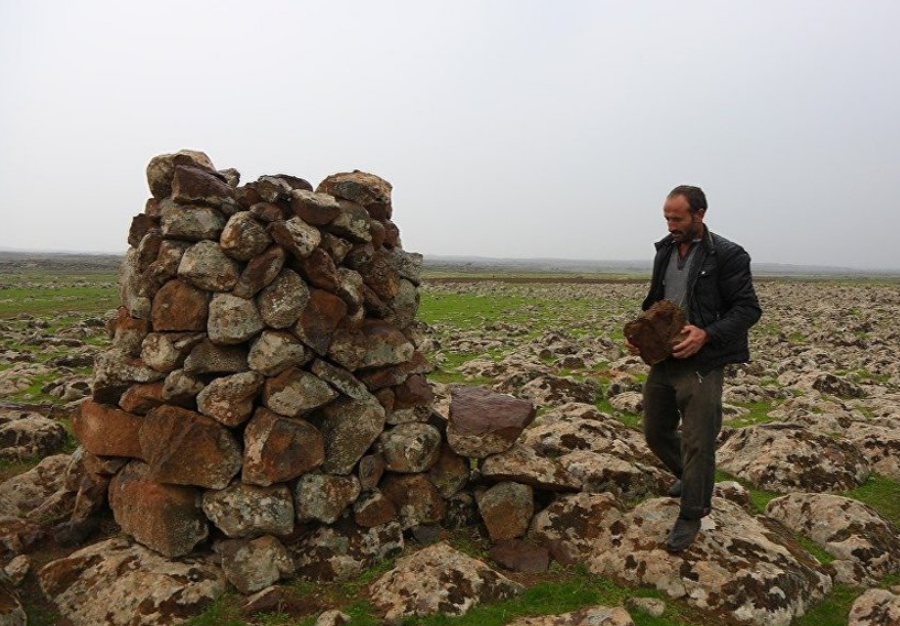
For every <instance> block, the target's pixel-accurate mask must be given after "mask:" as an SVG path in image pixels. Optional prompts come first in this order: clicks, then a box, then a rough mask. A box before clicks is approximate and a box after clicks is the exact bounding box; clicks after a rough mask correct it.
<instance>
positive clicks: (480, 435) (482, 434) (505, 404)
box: [447, 385, 535, 459]
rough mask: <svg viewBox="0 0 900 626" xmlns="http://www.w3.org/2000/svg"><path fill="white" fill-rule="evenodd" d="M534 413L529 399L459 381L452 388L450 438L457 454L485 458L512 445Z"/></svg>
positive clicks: (448, 426)
mask: <svg viewBox="0 0 900 626" xmlns="http://www.w3.org/2000/svg"><path fill="white" fill-rule="evenodd" d="M534 416H535V408H534V405H533V404H532V403H531V402H529V401H528V400H520V399H519V398H514V397H512V396H508V395H504V394H500V393H496V392H494V391H491V390H490V389H486V388H483V387H465V386H462V385H455V386H453V387H451V388H450V419H449V422H448V424H447V440H448V442H449V443H450V447H451V448H453V451H454V452H456V453H457V454H459V455H461V456H467V457H472V458H479V459H483V458H484V457H486V456H488V455H491V454H496V453H498V452H504V451H506V450H508V449H509V448H510V447H512V445H513V443H515V441H516V439H518V438H519V435H520V434H522V431H523V430H524V429H525V427H526V426H528V424H530V423H531V421H532V420H533V419H534Z"/></svg>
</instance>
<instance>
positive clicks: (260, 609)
mask: <svg viewBox="0 0 900 626" xmlns="http://www.w3.org/2000/svg"><path fill="white" fill-rule="evenodd" d="M307 611H309V603H308V602H307V599H306V598H302V597H300V596H298V595H297V593H296V592H295V591H294V590H293V589H291V588H289V587H285V586H282V585H272V586H271V587H266V588H265V589H263V590H262V591H259V592H257V593H254V594H253V595H250V596H248V597H247V598H245V599H244V602H243V604H241V614H242V615H243V616H244V617H246V618H247V619H251V618H253V617H255V616H256V615H258V614H260V613H281V614H288V615H300V614H303V613H306V612H307Z"/></svg>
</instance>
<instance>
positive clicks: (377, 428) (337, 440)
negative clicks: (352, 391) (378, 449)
mask: <svg viewBox="0 0 900 626" xmlns="http://www.w3.org/2000/svg"><path fill="white" fill-rule="evenodd" d="M322 414H323V416H324V419H323V421H322V434H323V436H324V437H325V463H324V464H323V465H322V470H323V471H325V472H328V473H329V474H349V473H350V472H351V471H353V466H354V465H356V462H357V461H358V460H359V459H360V458H361V457H362V455H363V454H365V453H366V450H368V449H369V446H371V445H372V443H373V442H374V441H375V439H376V438H377V437H378V435H379V434H381V431H382V429H383V428H384V409H383V408H382V407H381V405H380V404H378V403H373V402H359V401H358V400H353V399H351V398H340V399H339V400H336V401H334V402H332V403H331V404H329V405H328V406H326V407H325V408H324V409H323V410H322Z"/></svg>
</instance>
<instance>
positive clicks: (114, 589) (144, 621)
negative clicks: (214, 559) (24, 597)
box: [39, 539, 225, 626]
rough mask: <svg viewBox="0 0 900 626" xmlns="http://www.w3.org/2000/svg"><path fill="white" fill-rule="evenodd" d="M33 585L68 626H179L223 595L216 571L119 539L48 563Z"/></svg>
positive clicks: (199, 562)
mask: <svg viewBox="0 0 900 626" xmlns="http://www.w3.org/2000/svg"><path fill="white" fill-rule="evenodd" d="M39 580H40V584H41V589H42V590H43V592H44V593H45V594H46V595H47V597H48V598H50V599H51V600H52V601H53V603H54V604H56V607H57V610H58V611H59V612H60V614H61V615H62V616H63V618H64V619H65V620H67V623H71V624H73V625H74V626H95V625H96V624H110V625H112V626H157V625H162V624H181V623H183V622H184V621H186V620H187V619H188V618H189V617H190V616H192V615H195V614H196V613H199V612H200V611H202V610H203V608H204V607H205V606H207V605H208V604H210V603H211V602H213V601H214V600H215V599H216V598H218V597H219V596H220V595H222V593H224V591H225V577H224V576H223V575H222V570H220V569H219V568H218V567H215V566H213V565H210V564H209V563H207V562H205V561H203V560H200V559H180V560H178V561H173V560H171V559H167V558H163V557H161V556H159V555H158V554H156V553H154V552H152V551H150V550H147V549H146V548H144V547H142V546H139V545H134V544H132V543H131V542H129V541H127V540H125V539H107V540H106V541H103V542H100V543H97V544H94V545H91V546H88V547H86V548H84V549H82V550H79V551H78V552H75V553H73V554H71V555H69V556H68V557H65V558H63V559H59V560H57V561H52V562H51V563H48V564H47V565H46V566H44V567H43V568H42V569H41V571H40V574H39Z"/></svg>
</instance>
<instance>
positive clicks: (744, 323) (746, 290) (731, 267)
mask: <svg viewBox="0 0 900 626" xmlns="http://www.w3.org/2000/svg"><path fill="white" fill-rule="evenodd" d="M723 256H724V255H723ZM719 296H720V297H721V298H722V316H721V318H720V319H718V320H716V321H714V322H713V323H711V324H709V325H708V326H707V327H706V329H705V330H706V333H707V335H708V337H707V340H708V341H709V343H710V344H712V345H714V346H720V345H725V344H728V343H730V342H731V341H734V340H735V339H737V338H739V337H740V336H741V335H743V334H744V333H745V332H747V330H749V329H750V327H751V326H753V325H754V324H755V323H756V322H757V321H758V320H759V318H760V316H761V315H762V309H761V308H760V306H759V300H758V299H757V297H756V291H755V290H754V289H753V276H752V275H751V273H750V255H749V254H747V252H746V251H745V250H744V249H743V248H740V247H738V249H737V251H736V253H735V254H732V255H730V256H729V257H728V259H726V260H725V262H724V263H722V264H721V265H720V266H719Z"/></svg>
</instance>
